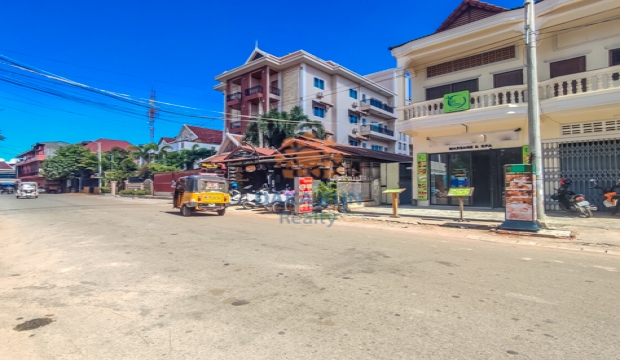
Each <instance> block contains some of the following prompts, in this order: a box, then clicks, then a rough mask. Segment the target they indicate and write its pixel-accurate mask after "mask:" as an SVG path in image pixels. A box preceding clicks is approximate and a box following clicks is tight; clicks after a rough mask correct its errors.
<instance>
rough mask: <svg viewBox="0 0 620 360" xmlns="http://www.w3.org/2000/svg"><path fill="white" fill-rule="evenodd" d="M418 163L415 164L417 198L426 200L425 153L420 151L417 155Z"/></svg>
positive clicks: (426, 173) (426, 172) (426, 165)
mask: <svg viewBox="0 0 620 360" xmlns="http://www.w3.org/2000/svg"><path fill="white" fill-rule="evenodd" d="M417 159H418V163H417V166H416V169H417V172H416V173H417V177H418V200H421V201H425V200H428V161H427V160H428V158H427V154H426V153H420V154H418V156H417Z"/></svg>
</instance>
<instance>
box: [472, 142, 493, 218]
mask: <svg viewBox="0 0 620 360" xmlns="http://www.w3.org/2000/svg"><path fill="white" fill-rule="evenodd" d="M492 158H493V156H492V151H473V152H472V153H471V165H472V187H473V188H474V195H473V198H474V199H473V200H474V201H473V203H474V206H477V207H489V208H490V207H493V201H492V199H493V196H492V194H493V189H492V188H494V186H492V185H493V181H492V179H491V177H492V171H491V168H493V167H494V162H493V161H492V160H493V159H492Z"/></svg>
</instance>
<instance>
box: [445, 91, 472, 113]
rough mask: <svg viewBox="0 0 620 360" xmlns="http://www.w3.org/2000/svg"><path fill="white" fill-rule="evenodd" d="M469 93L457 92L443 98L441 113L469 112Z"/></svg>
mask: <svg viewBox="0 0 620 360" xmlns="http://www.w3.org/2000/svg"><path fill="white" fill-rule="evenodd" d="M469 106H470V103H469V91H468V90H465V91H459V92H455V93H451V94H446V95H444V96H443V112H445V113H451V112H456V111H463V110H469Z"/></svg>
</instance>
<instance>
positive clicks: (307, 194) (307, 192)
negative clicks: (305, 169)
mask: <svg viewBox="0 0 620 360" xmlns="http://www.w3.org/2000/svg"><path fill="white" fill-rule="evenodd" d="M311 212H312V178H311V177H296V178H295V213H296V214H306V213H311Z"/></svg>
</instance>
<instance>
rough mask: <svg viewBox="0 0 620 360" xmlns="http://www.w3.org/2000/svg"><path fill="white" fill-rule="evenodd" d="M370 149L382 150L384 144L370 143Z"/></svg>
mask: <svg viewBox="0 0 620 360" xmlns="http://www.w3.org/2000/svg"><path fill="white" fill-rule="evenodd" d="M370 149H371V150H376V151H382V150H383V146H381V145H370Z"/></svg>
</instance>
